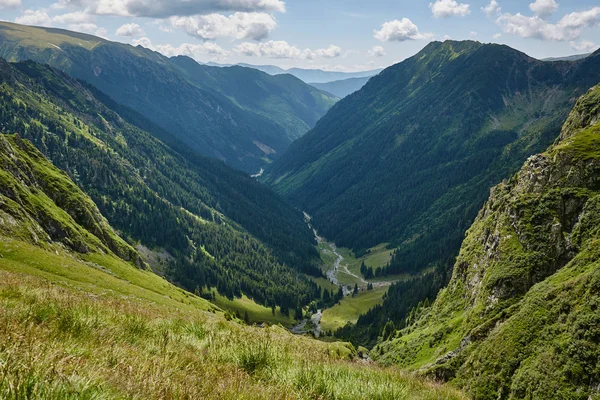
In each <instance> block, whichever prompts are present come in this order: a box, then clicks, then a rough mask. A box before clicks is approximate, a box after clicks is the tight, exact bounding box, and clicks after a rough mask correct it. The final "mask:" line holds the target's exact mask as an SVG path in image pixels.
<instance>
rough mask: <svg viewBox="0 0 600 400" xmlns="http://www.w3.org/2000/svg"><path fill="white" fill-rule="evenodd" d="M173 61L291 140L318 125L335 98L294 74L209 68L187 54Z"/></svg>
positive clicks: (195, 79) (193, 79) (191, 77)
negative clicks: (269, 120) (267, 120)
mask: <svg viewBox="0 0 600 400" xmlns="http://www.w3.org/2000/svg"><path fill="white" fill-rule="evenodd" d="M170 61H171V62H172V63H173V64H175V65H177V66H178V67H179V68H181V69H182V70H183V71H185V74H186V77H187V78H188V79H189V80H190V81H191V82H193V83H195V84H197V85H198V86H200V87H211V88H213V89H214V90H215V91H217V92H218V93H221V94H223V95H225V96H227V97H228V98H230V99H232V100H233V101H234V102H235V103H236V104H238V105H240V106H242V107H243V108H244V109H247V110H251V111H252V112H254V113H256V114H259V115H261V116H263V117H265V118H270V119H272V120H273V121H274V122H275V123H277V124H279V125H281V126H282V127H283V128H284V129H285V132H286V134H287V135H288V139H289V140H290V142H291V141H293V140H296V139H298V138H299V137H301V136H302V135H304V134H305V133H306V132H308V131H309V130H310V129H311V128H312V127H313V126H315V124H316V123H317V121H318V120H319V119H320V118H321V117H322V116H323V115H324V114H325V113H324V110H328V109H329V108H330V107H331V106H333V105H334V104H335V100H336V99H335V97H333V96H331V95H329V94H326V93H324V92H322V91H320V90H317V89H313V88H312V87H311V86H307V85H306V84H305V83H304V82H302V81H301V80H300V79H298V78H296V77H294V76H292V75H287V74H286V75H275V76H270V75H268V74H266V73H264V72H261V71H258V70H254V69H249V68H244V67H238V66H232V67H226V68H219V67H207V66H204V65H201V64H198V63H197V62H196V61H194V60H192V59H191V58H189V57H185V56H179V57H173V58H171V59H170Z"/></svg>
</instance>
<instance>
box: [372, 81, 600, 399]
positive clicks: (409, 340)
mask: <svg viewBox="0 0 600 400" xmlns="http://www.w3.org/2000/svg"><path fill="white" fill-rule="evenodd" d="M599 304H600V87H596V88H594V89H592V90H591V91H590V92H589V93H588V94H586V95H585V96H584V97H582V98H581V99H580V100H579V101H578V102H577V104H576V106H575V108H574V110H573V112H572V113H571V114H570V116H569V118H568V120H567V122H566V123H565V125H564V128H563V130H562V133H561V136H560V139H559V140H558V141H557V142H556V143H555V144H554V145H553V146H551V147H550V148H549V149H548V150H547V151H546V152H545V153H542V154H539V155H536V156H533V157H530V158H529V159H528V160H527V162H526V163H525V165H524V166H523V168H522V169H521V170H520V171H519V172H518V173H517V174H516V175H515V176H513V177H512V178H511V179H509V180H507V181H504V182H503V183H501V184H500V185H498V186H497V187H495V188H494V189H493V190H492V192H491V196H490V198H489V200H488V201H487V203H486V204H485V207H484V208H483V209H482V210H481V211H480V212H479V216H478V217H477V220H476V221H475V223H474V224H473V226H472V227H471V228H470V229H469V231H468V233H467V236H466V238H465V241H464V243H463V245H462V248H461V251H460V255H459V256H458V259H457V261H456V264H455V266H454V272H453V276H452V280H451V282H450V284H449V285H448V287H447V288H446V289H444V290H443V291H442V292H441V293H440V295H439V296H438V298H437V300H436V301H435V303H434V304H433V306H432V307H431V308H429V309H425V310H422V311H421V314H422V315H423V316H422V317H421V318H420V319H419V320H418V321H417V322H416V323H414V324H413V325H412V326H410V327H409V328H407V329H405V330H404V331H402V332H401V334H397V335H395V338H394V336H392V339H390V340H389V341H387V342H385V343H383V344H381V345H380V346H378V348H377V349H376V351H374V352H372V353H375V354H378V355H379V356H378V358H379V359H380V360H381V361H383V362H387V363H395V364H400V365H404V366H409V367H412V368H415V369H416V368H421V369H422V371H423V372H427V373H429V374H432V375H435V376H438V377H442V378H445V379H451V380H453V381H454V382H455V383H456V384H457V385H459V386H460V387H463V388H465V389H467V390H468V392H470V393H471V394H472V396H473V397H474V398H477V399H498V398H502V399H596V398H598V397H599V396H600V390H599V386H598V382H599V381H600V369H599V365H598V360H599V359H600V311H599V309H598V307H599Z"/></svg>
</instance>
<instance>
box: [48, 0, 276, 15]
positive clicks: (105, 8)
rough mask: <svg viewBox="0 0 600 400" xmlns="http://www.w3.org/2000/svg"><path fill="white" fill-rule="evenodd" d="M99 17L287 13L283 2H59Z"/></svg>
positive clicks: (217, 0) (263, 0)
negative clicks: (261, 12) (239, 12)
mask: <svg viewBox="0 0 600 400" xmlns="http://www.w3.org/2000/svg"><path fill="white" fill-rule="evenodd" d="M58 4H59V6H70V7H78V8H83V9H85V10H86V12H88V13H90V14H96V15H116V16H122V17H152V18H168V17H172V16H190V15H199V14H202V15H206V14H212V13H220V12H235V11H241V12H260V11H264V12H285V3H284V2H283V1H282V0H59V2H58Z"/></svg>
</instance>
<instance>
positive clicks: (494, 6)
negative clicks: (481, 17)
mask: <svg viewBox="0 0 600 400" xmlns="http://www.w3.org/2000/svg"><path fill="white" fill-rule="evenodd" d="M481 11H483V12H484V13H485V15H487V16H488V18H493V17H495V16H496V15H498V14H500V12H501V11H502V7H500V4H498V2H497V1H496V0H491V1H490V4H488V5H487V6H485V7H481Z"/></svg>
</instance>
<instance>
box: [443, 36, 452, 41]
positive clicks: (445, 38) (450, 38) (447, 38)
mask: <svg viewBox="0 0 600 400" xmlns="http://www.w3.org/2000/svg"><path fill="white" fill-rule="evenodd" d="M442 40H443V41H446V40H452V37H451V36H450V35H444V36H442Z"/></svg>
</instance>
